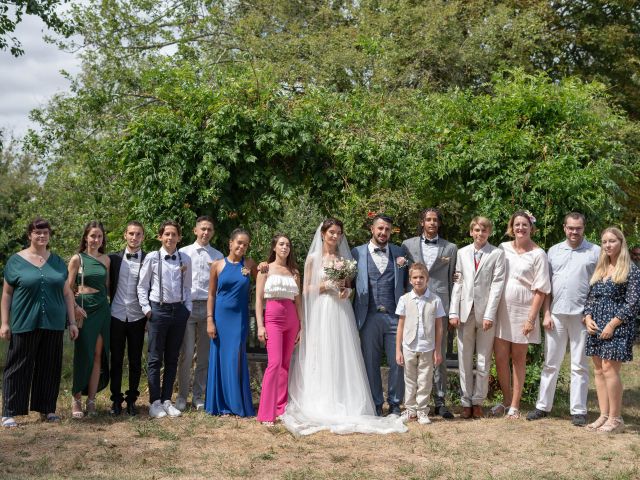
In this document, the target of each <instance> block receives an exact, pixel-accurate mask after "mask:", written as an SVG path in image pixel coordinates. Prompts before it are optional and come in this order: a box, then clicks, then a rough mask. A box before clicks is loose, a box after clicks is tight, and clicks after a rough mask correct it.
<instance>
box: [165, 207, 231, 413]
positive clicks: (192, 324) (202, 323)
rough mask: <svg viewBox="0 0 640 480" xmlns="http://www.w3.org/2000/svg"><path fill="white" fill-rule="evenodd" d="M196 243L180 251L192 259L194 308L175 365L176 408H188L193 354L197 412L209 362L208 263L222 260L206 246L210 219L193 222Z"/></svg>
mask: <svg viewBox="0 0 640 480" xmlns="http://www.w3.org/2000/svg"><path fill="white" fill-rule="evenodd" d="M193 233H195V235H196V241H195V242H194V243H193V244H191V245H188V246H186V247H182V248H181V249H180V252H181V253H184V254H186V255H188V256H189V257H190V258H191V270H192V283H191V301H192V303H193V309H192V310H191V316H190V317H189V320H188V321H187V329H186V330H185V333H184V339H183V341H182V348H181V349H180V360H179V362H178V397H177V398H176V408H177V409H178V410H181V411H182V410H184V409H185V408H186V407H187V398H188V397H189V386H190V384H191V366H192V364H193V354H194V351H195V355H196V368H195V371H194V374H193V396H192V405H193V407H194V408H195V409H197V410H202V409H203V408H204V395H205V392H206V388H207V367H208V363H209V336H208V335H207V299H208V295H209V274H210V272H211V264H212V263H213V262H215V261H216V260H220V259H222V258H224V255H222V253H221V252H219V251H218V250H216V249H215V248H213V247H212V246H211V245H209V242H210V241H211V238H212V237H213V233H214V230H213V218H211V217H209V216H207V215H204V216H201V217H198V218H197V219H196V226H195V228H194V229H193Z"/></svg>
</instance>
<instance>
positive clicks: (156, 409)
mask: <svg viewBox="0 0 640 480" xmlns="http://www.w3.org/2000/svg"><path fill="white" fill-rule="evenodd" d="M149 416H150V417H151V418H162V417H166V416H167V412H166V411H165V410H164V407H163V406H162V403H161V402H160V400H156V401H155V402H153V403H152V404H151V406H150V407H149Z"/></svg>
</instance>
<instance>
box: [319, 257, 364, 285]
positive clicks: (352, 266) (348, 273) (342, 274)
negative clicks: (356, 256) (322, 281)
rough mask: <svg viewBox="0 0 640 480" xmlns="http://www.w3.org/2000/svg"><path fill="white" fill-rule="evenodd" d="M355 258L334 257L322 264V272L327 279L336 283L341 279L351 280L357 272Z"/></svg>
mask: <svg viewBox="0 0 640 480" xmlns="http://www.w3.org/2000/svg"><path fill="white" fill-rule="evenodd" d="M357 265H358V264H357V262H356V261H355V260H347V259H346V258H341V257H340V258H336V259H335V260H329V261H328V262H326V263H325V264H324V274H325V275H326V277H327V278H328V279H329V280H332V281H334V282H336V283H338V282H342V281H343V280H351V279H352V278H353V277H355V276H356V273H358V266H357Z"/></svg>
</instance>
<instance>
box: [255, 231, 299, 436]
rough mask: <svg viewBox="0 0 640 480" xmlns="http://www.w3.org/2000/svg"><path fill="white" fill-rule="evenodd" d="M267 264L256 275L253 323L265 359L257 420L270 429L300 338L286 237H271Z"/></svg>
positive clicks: (284, 393) (283, 397) (280, 409)
mask: <svg viewBox="0 0 640 480" xmlns="http://www.w3.org/2000/svg"><path fill="white" fill-rule="evenodd" d="M268 263H269V271H268V273H259V274H258V278H257V281H256V322H257V324H258V339H259V340H260V341H261V342H264V343H266V345H267V359H268V360H267V368H266V370H265V372H264V377H263V379H262V393H261V394H260V407H259V409H258V421H259V422H262V423H263V424H264V425H269V426H271V425H273V424H274V422H275V420H276V418H277V417H279V416H280V415H282V414H283V413H284V409H285V407H286V405H287V396H288V390H287V384H288V382H289V365H290V363H291V355H292V353H293V349H294V348H295V345H296V343H297V342H298V340H299V338H300V318H301V317H302V303H301V301H300V282H299V275H298V267H297V265H296V262H295V259H294V255H293V250H292V247H291V240H290V239H289V237H287V236H286V235H282V234H278V235H276V236H274V237H273V239H272V240H271V251H270V253H269V260H268ZM265 302H266V309H264V304H265ZM263 309H264V317H263Z"/></svg>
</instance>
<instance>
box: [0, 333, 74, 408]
mask: <svg viewBox="0 0 640 480" xmlns="http://www.w3.org/2000/svg"><path fill="white" fill-rule="evenodd" d="M63 336H64V330H42V329H37V330H34V331H32V332H24V333H12V334H11V340H10V341H9V350H8V351H7V362H6V366H5V368H4V378H3V380H2V416H3V417H13V416H15V415H27V414H28V413H29V394H31V410H32V411H35V412H40V413H44V414H48V413H54V412H55V411H56V403H57V401H58V392H59V391H60V376H61V374H62V338H63Z"/></svg>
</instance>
